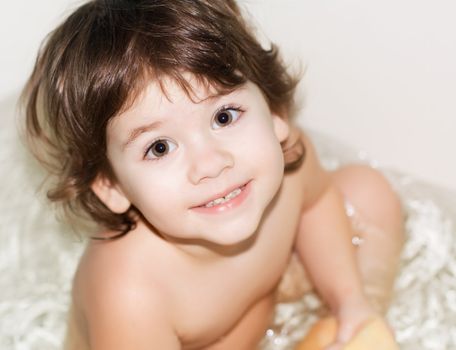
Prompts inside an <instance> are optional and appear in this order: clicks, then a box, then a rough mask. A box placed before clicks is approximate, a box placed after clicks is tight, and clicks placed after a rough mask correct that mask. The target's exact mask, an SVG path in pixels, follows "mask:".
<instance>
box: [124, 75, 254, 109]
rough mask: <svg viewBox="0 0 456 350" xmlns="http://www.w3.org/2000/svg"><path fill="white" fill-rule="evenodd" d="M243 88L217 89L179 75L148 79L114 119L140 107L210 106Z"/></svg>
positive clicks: (218, 85)
mask: <svg viewBox="0 0 456 350" xmlns="http://www.w3.org/2000/svg"><path fill="white" fill-rule="evenodd" d="M247 85H249V84H247V83H244V84H240V85H238V86H234V87H226V86H221V85H220V84H217V83H215V82H212V81H210V80H209V79H207V78H205V77H198V76H196V75H194V74H191V73H182V74H181V75H179V76H178V77H177V78H175V77H171V76H163V77H158V78H155V79H148V80H147V82H146V83H144V84H143V86H142V87H140V88H137V89H136V91H135V92H134V94H132V96H131V97H130V101H129V103H127V104H126V105H125V107H124V108H123V109H122V110H121V111H120V112H119V113H118V115H117V116H119V115H125V114H129V112H132V111H135V110H137V109H140V108H141V106H142V107H146V108H149V109H151V108H152V109H154V110H156V109H158V108H159V107H160V106H163V105H170V104H180V103H184V102H186V103H192V104H201V103H204V102H211V101H212V100H215V99H217V98H220V97H222V96H226V95H230V94H232V93H234V92H237V91H242V90H244V88H245V87H246V86H247Z"/></svg>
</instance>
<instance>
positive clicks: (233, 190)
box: [194, 183, 248, 208]
mask: <svg viewBox="0 0 456 350" xmlns="http://www.w3.org/2000/svg"><path fill="white" fill-rule="evenodd" d="M247 184H248V183H245V184H243V185H236V186H233V187H230V188H229V189H228V190H226V191H223V192H220V193H218V194H216V195H214V196H213V197H211V198H210V199H208V200H207V201H205V202H204V203H202V204H200V205H197V206H195V207H194V208H212V207H214V206H217V205H221V204H225V203H227V202H229V201H231V200H232V199H234V198H236V197H237V196H239V195H240V194H241V193H242V191H243V190H244V189H245V187H246V186H247Z"/></svg>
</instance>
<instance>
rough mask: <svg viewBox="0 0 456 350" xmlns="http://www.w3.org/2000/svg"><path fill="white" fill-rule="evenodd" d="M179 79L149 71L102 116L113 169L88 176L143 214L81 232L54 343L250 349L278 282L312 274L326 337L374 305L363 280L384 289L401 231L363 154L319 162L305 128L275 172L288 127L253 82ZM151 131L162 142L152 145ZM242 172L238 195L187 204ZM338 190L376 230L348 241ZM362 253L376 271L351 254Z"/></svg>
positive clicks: (294, 293)
mask: <svg viewBox="0 0 456 350" xmlns="http://www.w3.org/2000/svg"><path fill="white" fill-rule="evenodd" d="M189 81H191V82H192V84H193V91H194V94H193V95H192V96H191V98H189V96H187V95H186V94H185V93H184V92H183V91H182V90H181V89H180V88H179V87H178V86H176V85H175V84H174V83H173V82H172V81H167V82H166V84H165V86H166V95H165V94H164V93H163V91H162V90H161V89H160V87H159V86H158V85H157V84H155V83H154V82H152V83H151V84H150V85H149V87H148V88H147V89H146V90H145V92H144V93H143V95H142V96H141V97H140V98H139V99H138V100H137V101H136V102H135V104H134V105H133V106H132V107H131V108H130V109H129V110H127V111H125V112H124V113H122V114H121V115H119V116H116V117H115V118H114V119H113V120H112V122H111V123H110V124H109V125H108V128H107V141H108V143H107V155H108V158H109V161H110V163H111V166H112V168H113V171H114V173H115V175H116V181H112V180H109V179H106V178H104V177H103V176H99V178H98V179H97V180H96V181H95V182H94V184H93V186H92V189H93V191H94V192H95V193H96V194H97V196H98V197H99V198H100V199H101V200H102V201H103V202H104V203H105V204H106V205H107V206H108V207H109V208H110V209H111V210H112V211H114V212H118V213H120V212H123V211H125V210H126V209H127V208H128V207H129V206H130V205H131V204H133V205H135V206H136V208H138V209H139V210H140V212H141V213H142V217H141V218H140V220H139V221H138V224H137V226H136V228H135V229H134V230H133V231H131V232H129V233H128V234H127V235H126V236H124V237H122V238H120V239H117V240H114V241H103V242H99V241H91V242H90V243H89V244H88V246H87V249H86V251H85V253H84V255H83V256H82V258H81V261H80V264H79V267H78V271H77V273H76V276H75V280H74V289H73V306H72V309H71V312H70V323H69V329H68V337H67V345H66V348H67V349H96V350H97V349H112V350H116V349H138V350H141V349H148V350H150V349H170V350H172V349H218V350H223V349H230V350H232V349H240V350H243V349H245V350H251V349H255V348H257V344H258V342H259V341H260V340H261V338H262V337H263V335H264V332H265V330H266V329H267V327H268V325H269V324H270V321H271V317H272V312H273V307H274V303H275V302H276V301H277V299H278V298H280V295H282V293H283V295H285V294H286V295H287V298H296V297H299V296H300V295H302V293H303V292H305V291H306V290H308V289H309V288H313V287H314V288H316V289H317V290H318V291H319V292H320V293H321V295H322V296H323V297H324V299H325V300H326V301H327V303H328V304H329V305H330V307H331V309H332V311H333V312H334V314H335V315H336V316H337V317H338V319H339V322H340V324H341V327H340V329H339V335H338V342H337V343H336V344H333V348H334V349H336V348H337V347H338V346H340V344H342V343H343V342H344V341H345V340H348V338H350V337H351V336H352V335H353V334H354V332H356V330H357V329H358V328H359V327H360V325H361V324H362V322H364V321H365V320H367V319H368V318H370V317H372V315H373V314H375V313H376V312H377V311H376V310H374V308H373V307H371V304H370V303H369V301H368V298H367V296H366V293H365V292H364V290H368V289H369V288H367V287H366V286H367V285H366V283H371V284H372V285H373V287H375V288H374V289H375V290H376V291H378V292H379V294H380V295H381V296H382V297H383V296H385V298H387V297H386V296H387V295H388V293H389V292H390V289H391V286H392V281H393V279H394V273H395V270H396V267H397V260H398V255H399V251H400V247H401V245H402V239H403V238H402V232H403V230H402V217H401V216H402V214H401V210H400V205H399V202H398V200H397V198H396V196H395V195H394V193H393V191H392V190H391V188H390V187H389V185H388V184H387V182H386V181H385V179H384V178H383V177H382V176H381V175H380V174H379V173H377V172H376V171H374V170H372V169H370V168H367V167H364V166H350V167H345V168H342V169H340V170H338V171H336V172H335V173H330V172H327V171H325V170H324V169H323V168H322V167H321V166H320V164H319V162H318V159H317V157H316V155H315V152H314V149H313V146H312V144H311V142H310V141H309V139H308V138H307V137H306V136H305V134H304V133H302V135H301V137H302V139H303V141H304V144H305V146H306V157H305V161H304V162H303V164H302V165H301V166H300V167H299V168H298V169H297V170H295V171H293V172H287V173H285V174H284V172H283V167H284V160H283V154H282V151H281V147H280V143H281V142H282V141H284V140H285V139H286V138H287V136H288V135H289V132H290V128H289V126H288V125H287V124H286V123H285V122H284V121H283V119H281V118H280V117H279V116H278V115H275V114H274V113H272V112H271V111H270V109H269V107H268V105H267V103H266V101H265V99H264V98H263V95H262V94H261V92H260V90H259V89H258V87H257V86H255V85H254V84H252V83H250V82H249V83H247V84H246V85H245V86H243V87H241V88H239V89H237V90H235V91H234V92H232V93H230V94H228V95H222V96H217V95H215V94H214V93H213V91H211V90H210V88H209V89H208V88H205V87H204V86H202V85H200V84H199V83H198V82H197V81H192V77H191V76H189ZM223 113H225V115H224V116H222V117H224V118H226V117H227V115H226V114H227V113H228V114H229V116H230V118H231V120H230V121H229V122H228V123H226V124H219V123H217V120H219V119H217V118H218V117H220V115H221V114H223ZM222 119H223V118H222ZM134 130H136V131H134ZM157 140H166V141H165V145H166V146H168V148H166V147H165V149H166V151H165V152H164V156H159V157H157V155H155V154H154V152H153V151H151V148H150V147H151V145H155V146H154V147H155V148H152V149H155V150H157V148H156V147H157V144H156V143H155V144H154V142H157ZM161 146H163V144H162V145H161ZM158 148H160V147H158ZM156 154H159V155H161V154H160V153H157V152H156ZM157 158H159V159H157ZM244 184H248V185H247V186H248V187H247V188H248V192H246V193H247V194H246V195H244V194H241V196H244V197H243V200H242V201H241V202H240V203H238V204H237V205H233V206H231V204H227V205H225V206H224V207H219V209H217V210H216V211H217V212H215V213H213V212H212V213H207V212H204V210H203V212H202V211H201V210H199V209H196V208H197V207H198V206H200V205H202V204H204V203H207V202H208V201H209V200H211V199H214V198H215V197H217V196H218V195H220V194H222V193H226V192H227V191H228V192H229V191H230V190H231V189H233V188H235V187H237V186H240V185H244ZM344 198H345V199H348V200H349V201H350V202H351V203H352V204H353V205H354V206H355V207H356V208H359V209H360V210H359V213H360V214H361V215H362V216H363V217H364V218H366V220H368V221H369V222H371V223H373V224H375V226H376V227H378V228H379V229H381V232H382V234H380V235H374V236H373V237H372V239H371V238H370V236H369V233H365V236H364V237H365V241H366V242H365V244H362V245H361V246H360V247H359V248H355V247H354V246H353V245H352V244H351V237H353V236H354V235H355V234H356V232H354V231H353V228H352V225H351V224H350V222H349V220H348V218H347V216H346V214H345V210H344ZM372 198H376V200H375V201H372ZM233 202H235V200H233ZM228 203H230V202H228ZM383 232H384V234H383ZM104 234H110V233H109V232H105V233H104ZM371 261H373V262H375V261H379V262H381V266H382V267H384V271H382V272H378V271H376V270H373V269H363V268H362V266H375V264H373V263H370V262H371ZM303 266H305V270H306V271H307V274H304V273H303V271H304V268H303ZM385 271H386V272H385ZM283 276H285V277H286V278H284V279H283V282H282V284H281V285H280V286H279V284H280V282H281V280H282V277H283ZM307 276H309V277H307ZM285 280H286V281H288V282H287V283H285V282H284V281H285ZM290 281H291V284H290V283H289V282H290ZM290 285H293V287H290ZM296 286H298V287H296ZM278 291H280V293H279V292H278Z"/></svg>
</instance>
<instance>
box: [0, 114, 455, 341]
mask: <svg viewBox="0 0 456 350" xmlns="http://www.w3.org/2000/svg"><path fill="white" fill-rule="evenodd" d="M4 107H5V106H0V112H1V113H2V117H1V119H0V122H1V124H0V126H1V129H0V144H1V149H0V178H1V179H2V185H1V190H0V215H1V223H2V225H1V228H0V275H1V279H0V349H3V350H12V349H14V350H38V349H39V350H54V349H60V347H61V346H60V344H61V341H62V338H63V335H64V329H65V316H66V310H67V307H68V303H69V291H70V286H71V278H72V275H73V272H74V269H75V266H76V262H77V259H78V256H79V254H80V253H81V250H82V246H83V241H82V240H80V239H78V237H77V236H76V235H74V233H73V232H72V230H71V229H70V228H69V227H68V226H66V225H65V224H62V223H59V222H57V221H56V219H55V216H54V213H53V210H52V208H50V207H49V206H48V204H46V201H45V200H44V199H43V196H42V194H39V193H38V187H39V185H40V183H41V181H42V179H43V176H44V174H43V172H42V171H41V170H40V168H39V166H38V165H37V164H36V163H35V162H34V161H33V160H32V159H31V158H30V156H28V154H27V152H26V151H25V149H24V147H23V146H22V144H21V143H20V141H19V139H18V136H17V133H16V131H15V126H14V123H13V122H12V118H10V117H9V116H10V115H11V109H10V110H6V111H5V108H4ZM314 138H315V141H316V144H317V149H318V150H319V152H320V154H321V156H322V158H323V160H324V162H325V164H326V166H327V167H328V168H334V167H337V166H338V165H340V164H341V163H345V162H347V161H353V160H358V161H360V160H363V159H360V156H359V154H356V153H355V152H350V151H347V150H346V149H343V148H342V147H340V144H338V143H335V142H334V141H333V140H328V139H325V138H323V137H321V136H318V135H314ZM361 158H362V157H361ZM387 175H388V176H389V177H390V179H391V181H392V182H393V184H394V186H395V187H396V189H397V191H398V192H399V193H400V195H401V197H402V200H403V203H404V207H405V208H406V211H407V213H408V217H407V222H406V226H407V242H406V245H405V249H404V251H403V254H402V268H401V271H400V275H399V277H398V279H397V284H396V293H395V299H394V303H393V305H392V307H391V309H390V311H389V314H388V318H389V320H390V322H391V324H392V326H393V327H394V329H395V331H396V334H397V339H398V341H399V342H400V344H401V349H404V350H418V349H433V350H434V349H435V350H436V349H439V350H442V349H456V254H455V253H456V252H455V248H456V243H455V238H456V228H455V226H456V210H455V208H456V202H455V199H454V198H455V197H452V196H451V195H450V194H448V193H447V192H446V191H445V190H444V189H439V188H436V187H434V186H429V185H426V184H423V183H420V182H417V181H415V180H414V179H413V178H411V177H409V176H405V175H400V174H395V173H392V172H387ZM319 307H320V302H319V300H318V298H317V297H316V296H314V295H309V296H307V297H305V298H304V299H303V300H302V301H301V302H299V303H295V304H282V305H278V306H277V316H276V322H275V324H274V326H273V327H271V329H270V330H269V331H268V334H267V336H266V338H265V341H264V348H265V349H276V350H277V349H290V348H291V346H292V345H293V342H294V341H295V340H296V339H300V338H301V337H302V335H303V333H304V332H305V330H306V329H307V328H308V327H309V325H310V324H311V323H312V322H314V321H315V319H316V317H317V314H318V309H319Z"/></svg>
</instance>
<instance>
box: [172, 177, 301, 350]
mask: <svg viewBox="0 0 456 350" xmlns="http://www.w3.org/2000/svg"><path fill="white" fill-rule="evenodd" d="M292 185H293V186H292ZM297 185H298V186H297ZM299 187H300V186H299V183H294V184H285V185H284V187H283V188H282V190H281V192H280V193H279V195H278V197H277V198H276V199H275V202H274V203H273V206H272V208H270V211H269V212H268V213H267V215H266V216H265V219H264V221H263V222H262V224H261V227H260V229H259V231H258V234H257V237H256V240H255V243H254V244H253V245H252V247H251V248H250V249H249V250H248V251H246V252H245V253H243V254H240V255H238V256H235V257H230V258H228V259H225V260H223V261H220V262H216V263H214V264H213V265H209V266H202V267H200V268H189V269H183V270H182V275H181V276H180V277H181V278H175V277H176V276H174V278H173V281H179V283H178V285H177V286H176V287H175V288H173V290H175V291H178V292H176V294H175V295H174V296H173V300H174V301H173V312H174V315H173V319H174V320H176V328H177V330H178V333H179V336H180V338H181V339H182V342H183V343H184V344H185V343H189V344H192V343H196V344H197V343H205V341H206V340H209V339H211V340H212V339H217V338H219V337H222V336H223V335H224V334H225V333H227V332H228V330H230V329H231V328H232V327H233V325H235V324H237V323H240V322H242V318H243V317H245V315H246V312H247V311H248V310H250V309H253V308H255V307H256V304H259V303H261V302H262V300H264V298H265V297H267V296H268V295H272V294H273V293H274V291H275V288H276V287H277V285H278V283H279V282H280V279H281V277H282V275H283V273H284V270H285V269H286V267H287V264H288V261H289V258H290V255H291V252H292V250H293V243H294V239H295V235H296V232H297V229H298V224H299V218H300V212H301V210H300V208H301V206H302V205H301V204H302V194H299V190H300V188H299ZM265 312H266V311H265ZM265 316H266V315H264V312H263V313H261V312H259V313H258V318H263V320H260V319H259V320H258V322H260V323H264V318H265Z"/></svg>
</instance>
